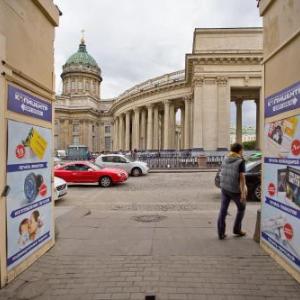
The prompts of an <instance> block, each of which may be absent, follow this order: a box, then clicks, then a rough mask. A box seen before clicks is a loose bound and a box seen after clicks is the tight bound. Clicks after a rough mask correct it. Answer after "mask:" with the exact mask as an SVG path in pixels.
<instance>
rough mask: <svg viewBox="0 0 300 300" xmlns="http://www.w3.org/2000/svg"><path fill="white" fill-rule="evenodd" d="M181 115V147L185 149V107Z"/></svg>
mask: <svg viewBox="0 0 300 300" xmlns="http://www.w3.org/2000/svg"><path fill="white" fill-rule="evenodd" d="M180 112H181V116H180V149H184V136H185V132H184V131H185V127H184V124H185V110H184V108H181V110H180Z"/></svg>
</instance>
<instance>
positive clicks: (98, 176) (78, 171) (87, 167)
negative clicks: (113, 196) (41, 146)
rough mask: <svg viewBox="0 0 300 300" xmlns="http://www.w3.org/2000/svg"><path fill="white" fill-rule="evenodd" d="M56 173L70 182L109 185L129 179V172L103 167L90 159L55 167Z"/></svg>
mask: <svg viewBox="0 0 300 300" xmlns="http://www.w3.org/2000/svg"><path fill="white" fill-rule="evenodd" d="M54 175H55V176H57V177H60V178H62V179H64V180H65V181H66V182H68V183H70V182H71V183H99V185H100V186H102V187H109V186H110V185H112V184H114V183H121V182H124V181H126V180H127V178H128V174H127V172H126V171H124V170H120V169H101V168H99V167H98V166H97V165H95V164H93V163H91V162H88V161H74V162H69V163H66V164H64V165H60V166H57V167H55V169H54Z"/></svg>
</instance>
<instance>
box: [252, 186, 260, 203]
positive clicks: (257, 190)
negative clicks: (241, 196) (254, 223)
mask: <svg viewBox="0 0 300 300" xmlns="http://www.w3.org/2000/svg"><path fill="white" fill-rule="evenodd" d="M252 199H253V200H254V201H260V200H261V184H260V183H258V184H257V185H256V186H255V188H254V189H253V197H252Z"/></svg>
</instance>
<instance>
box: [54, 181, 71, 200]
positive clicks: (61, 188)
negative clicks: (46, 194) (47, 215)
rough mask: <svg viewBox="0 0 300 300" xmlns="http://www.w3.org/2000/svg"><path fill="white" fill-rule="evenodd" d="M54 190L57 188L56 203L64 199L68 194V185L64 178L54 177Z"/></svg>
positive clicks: (55, 193)
mask: <svg viewBox="0 0 300 300" xmlns="http://www.w3.org/2000/svg"><path fill="white" fill-rule="evenodd" d="M54 188H55V192H54V195H53V200H54V201H56V200H58V199H60V198H62V197H63V196H65V195H66V194H67V191H68V185H67V183H66V182H65V181H64V180H63V179H62V178H59V177H56V176H54Z"/></svg>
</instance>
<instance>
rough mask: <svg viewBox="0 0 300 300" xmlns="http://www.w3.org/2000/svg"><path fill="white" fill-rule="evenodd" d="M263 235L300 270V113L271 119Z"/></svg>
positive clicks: (272, 246) (263, 204) (267, 124)
mask: <svg viewBox="0 0 300 300" xmlns="http://www.w3.org/2000/svg"><path fill="white" fill-rule="evenodd" d="M262 200H263V202H262V220H261V237H262V240H263V241H265V242H266V243H267V244H268V245H269V246H270V247H271V248H272V249H274V251H276V252H277V253H278V254H279V255H280V256H281V257H283V258H284V259H285V260H286V261H287V262H288V263H289V264H290V265H291V266H292V267H293V268H294V269H296V270H298V271H300V116H299V115H296V116H292V117H288V118H283V119H279V118H278V120H276V121H274V122H267V123H266V127H265V158H264V174H263V199H262Z"/></svg>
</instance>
